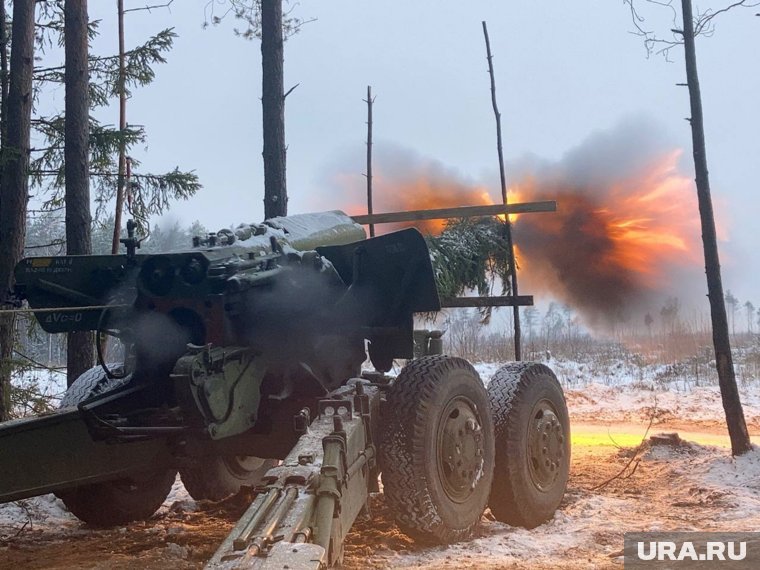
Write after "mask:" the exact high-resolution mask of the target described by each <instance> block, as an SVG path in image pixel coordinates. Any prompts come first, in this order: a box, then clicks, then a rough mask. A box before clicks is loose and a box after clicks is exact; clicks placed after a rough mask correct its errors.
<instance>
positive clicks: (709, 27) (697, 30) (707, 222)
mask: <svg viewBox="0 0 760 570" xmlns="http://www.w3.org/2000/svg"><path fill="white" fill-rule="evenodd" d="M652 3H656V4H657V5H660V6H661V5H663V3H661V2H654V1H653V0H652ZM627 4H628V5H629V6H630V8H631V14H632V16H633V21H634V25H635V26H636V29H637V31H638V33H639V35H641V36H642V37H644V42H645V46H646V47H647V52H648V53H651V52H652V50H653V49H655V47H657V48H658V49H657V53H661V54H664V55H666V56H667V54H668V53H669V50H670V49H671V48H673V47H674V46H676V45H680V44H683V45H684V52H685V62H686V81H687V83H686V84H687V86H688V88H689V104H690V107H691V118H690V119H689V123H690V124H691V138H692V147H693V155H694V172H695V183H696V188H697V200H698V203H699V217H700V222H701V224H702V244H703V248H704V256H705V274H706V275H707V297H708V299H709V301H710V318H711V320H712V331H713V346H714V349H715V365H716V368H717V372H718V384H719V386H720V394H721V399H722V401H723V411H724V413H725V415H726V424H727V426H728V434H729V437H730V439H731V452H732V453H733V454H734V455H741V454H743V453H746V452H747V451H749V450H750V449H751V448H752V446H751V443H750V439H749V432H748V431H747V423H746V421H745V419H744V412H743V410H742V404H741V400H740V398H739V390H738V388H737V385H736V375H735V372H734V364H733V358H732V356H731V342H730V339H729V332H728V318H727V316H726V304H725V297H724V295H723V283H722V281H721V273H720V258H719V255H718V239H717V234H716V231H715V216H714V214H713V207H712V197H711V193H710V179H709V176H708V170H707V151H706V144H705V130H704V118H703V114H702V95H701V92H700V88H699V76H698V73H697V53H696V46H695V38H696V36H697V35H700V34H708V35H709V34H711V33H712V31H713V19H714V18H715V17H716V16H717V15H719V14H722V13H724V12H726V11H728V10H730V9H732V8H736V7H751V6H756V5H758V4H759V3H758V2H750V1H747V0H744V1H739V2H734V3H732V4H730V5H727V6H726V7H725V8H722V9H719V10H708V11H707V12H705V13H703V14H701V15H699V16H698V17H697V18H696V19H695V18H694V14H693V11H692V5H691V0H681V11H682V17H683V29H681V30H678V29H672V30H671V31H672V33H673V34H674V38H675V39H673V40H668V39H663V38H658V37H656V36H655V35H654V34H653V33H652V32H650V31H646V30H644V29H643V28H642V27H641V22H642V21H643V20H642V18H641V17H640V16H639V14H638V12H637V10H636V6H635V4H634V0H627ZM664 5H666V6H668V7H669V8H671V9H672V10H673V11H674V13H675V8H674V7H673V6H672V2H666V3H665V4H664Z"/></svg>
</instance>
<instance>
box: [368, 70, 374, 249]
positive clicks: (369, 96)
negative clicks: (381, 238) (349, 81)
mask: <svg viewBox="0 0 760 570" xmlns="http://www.w3.org/2000/svg"><path fill="white" fill-rule="evenodd" d="M374 102H375V100H374V99H373V98H372V86H371V85H367V100H366V103H367V214H369V215H370V216H371V215H372V103H374ZM369 237H375V224H370V225H369Z"/></svg>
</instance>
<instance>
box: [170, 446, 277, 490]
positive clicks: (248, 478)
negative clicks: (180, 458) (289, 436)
mask: <svg viewBox="0 0 760 570" xmlns="http://www.w3.org/2000/svg"><path fill="white" fill-rule="evenodd" d="M235 459H236V458H234V457H232V458H227V459H225V458H224V457H220V456H209V457H201V458H198V459H194V460H193V462H192V463H188V464H187V465H183V466H181V467H180V470H179V475H180V477H181V478H182V482H183V483H184V485H185V489H187V492H188V493H190V496H191V497H192V498H193V499H195V500H196V501H203V500H209V501H221V500H222V499H224V498H226V497H229V496H230V495H234V494H235V493H237V492H238V491H240V488H241V487H243V486H249V487H254V486H256V485H258V484H259V482H260V481H261V478H262V477H263V476H264V475H265V474H266V472H267V471H269V470H270V469H271V468H272V467H274V466H275V465H277V460H275V459H262V460H261V461H262V464H261V466H260V467H258V468H256V469H251V470H250V471H248V472H247V473H244V472H242V471H238V470H235V469H234V467H233V466H232V465H230V461H233V462H234V461H235ZM254 459H255V458H254Z"/></svg>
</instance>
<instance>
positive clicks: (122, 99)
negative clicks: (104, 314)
mask: <svg viewBox="0 0 760 570" xmlns="http://www.w3.org/2000/svg"><path fill="white" fill-rule="evenodd" d="M116 11H117V17H118V21H119V131H120V135H121V140H120V141H119V174H118V176H117V178H116V207H115V208H114V222H113V239H112V240H111V253H113V254H116V253H119V248H120V247H121V243H120V242H119V239H120V238H121V214H122V211H123V209H124V180H125V179H126V169H127V151H126V143H125V141H124V133H125V131H126V129H127V89H126V87H127V86H126V71H125V60H126V53H125V48H124V0H117V3H116Z"/></svg>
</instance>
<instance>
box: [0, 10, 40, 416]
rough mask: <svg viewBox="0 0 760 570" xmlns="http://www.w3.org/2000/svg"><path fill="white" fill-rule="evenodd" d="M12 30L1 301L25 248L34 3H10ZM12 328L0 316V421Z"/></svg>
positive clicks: (5, 409)
mask: <svg viewBox="0 0 760 570" xmlns="http://www.w3.org/2000/svg"><path fill="white" fill-rule="evenodd" d="M0 1H2V0H0ZM3 24H4V22H3ZM12 32H13V44H12V46H11V65H10V76H9V81H8V98H7V107H6V111H7V115H6V116H4V117H3V132H4V134H5V137H4V140H3V141H2V142H3V145H2V154H1V155H0V164H2V165H3V169H2V176H0V306H2V304H3V303H5V302H6V301H7V296H8V292H9V291H10V290H11V288H12V287H13V269H14V267H15V266H16V263H18V261H19V260H20V259H21V256H22V255H23V253H24V238H25V236H26V207H27V204H28V202H29V177H28V172H29V144H30V141H29V137H30V133H29V131H30V127H31V119H32V70H33V66H34V2H19V1H16V2H14V3H13V30H12ZM3 102H5V98H4V99H3ZM13 331H14V319H13V317H12V316H8V315H3V316H2V317H0V421H2V420H6V419H8V417H9V414H10V373H11V357H12V356H13V340H14V334H13Z"/></svg>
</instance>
